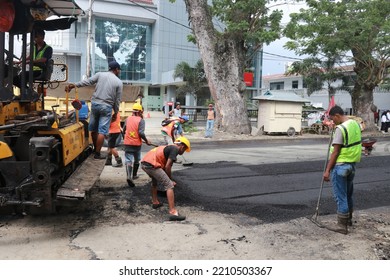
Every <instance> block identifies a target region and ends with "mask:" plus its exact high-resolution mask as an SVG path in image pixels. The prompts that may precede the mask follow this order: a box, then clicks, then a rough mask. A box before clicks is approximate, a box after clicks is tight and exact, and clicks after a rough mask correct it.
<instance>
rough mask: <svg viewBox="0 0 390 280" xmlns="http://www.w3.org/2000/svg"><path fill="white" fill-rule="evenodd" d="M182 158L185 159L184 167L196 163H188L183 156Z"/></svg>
mask: <svg viewBox="0 0 390 280" xmlns="http://www.w3.org/2000/svg"><path fill="white" fill-rule="evenodd" d="M181 156H182V158H183V159H184V162H183V166H191V165H193V164H194V163H193V162H191V161H187V160H186V158H185V157H184V156H183V155H181Z"/></svg>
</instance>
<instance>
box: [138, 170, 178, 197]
mask: <svg viewBox="0 0 390 280" xmlns="http://www.w3.org/2000/svg"><path fill="white" fill-rule="evenodd" d="M142 170H143V171H145V173H146V174H148V175H149V177H150V178H151V179H152V186H157V189H158V190H159V191H166V190H169V189H172V188H174V185H173V182H172V180H171V179H170V178H169V177H168V175H167V173H165V171H164V170H163V169H162V168H154V167H153V166H148V165H145V164H142Z"/></svg>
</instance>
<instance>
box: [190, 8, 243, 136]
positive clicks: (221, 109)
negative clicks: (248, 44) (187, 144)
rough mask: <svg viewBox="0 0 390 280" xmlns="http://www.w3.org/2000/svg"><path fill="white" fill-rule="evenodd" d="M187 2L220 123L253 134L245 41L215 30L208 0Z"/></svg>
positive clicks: (235, 131) (224, 127) (236, 131)
mask: <svg viewBox="0 0 390 280" xmlns="http://www.w3.org/2000/svg"><path fill="white" fill-rule="evenodd" d="M185 3H186V6H187V11H188V14H189V18H190V22H191V24H192V28H193V31H194V34H195V37H196V42H197V44H198V47H199V51H200V55H201V57H202V60H203V64H204V70H205V73H206V77H207V80H208V85H209V88H210V92H211V96H212V97H213V99H214V101H215V105H216V109H217V127H218V129H219V130H222V131H225V132H229V133H233V134H250V132H251V125H250V120H249V118H248V114H247V107H246V102H245V97H244V95H243V93H244V91H245V83H244V82H243V80H242V75H243V63H244V61H245V60H244V54H245V50H244V48H243V43H242V42H240V41H238V42H237V40H234V39H231V38H228V37H224V36H223V35H220V34H217V33H216V32H215V29H214V26H213V22H212V17H211V15H210V13H209V11H208V6H207V0H185Z"/></svg>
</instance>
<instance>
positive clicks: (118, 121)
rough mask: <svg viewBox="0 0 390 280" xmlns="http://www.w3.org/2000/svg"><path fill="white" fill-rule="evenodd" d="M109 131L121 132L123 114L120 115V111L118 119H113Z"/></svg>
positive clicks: (117, 115)
mask: <svg viewBox="0 0 390 280" xmlns="http://www.w3.org/2000/svg"><path fill="white" fill-rule="evenodd" d="M109 132H110V133H120V132H121V116H120V115H119V112H118V113H117V114H116V119H115V120H114V121H112V120H111V123H110V130H109Z"/></svg>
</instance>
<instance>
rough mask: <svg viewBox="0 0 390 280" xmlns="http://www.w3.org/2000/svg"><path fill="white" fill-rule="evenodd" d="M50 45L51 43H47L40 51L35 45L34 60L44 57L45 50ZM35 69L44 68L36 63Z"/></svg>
mask: <svg viewBox="0 0 390 280" xmlns="http://www.w3.org/2000/svg"><path fill="white" fill-rule="evenodd" d="M48 47H49V45H47V44H45V46H44V47H43V48H42V49H41V50H40V51H38V52H36V51H37V47H36V46H34V56H33V59H34V60H37V59H40V58H42V57H43V54H44V53H45V50H46V49H47V48H48ZM33 71H43V68H42V67H41V66H36V65H34V66H33Z"/></svg>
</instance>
